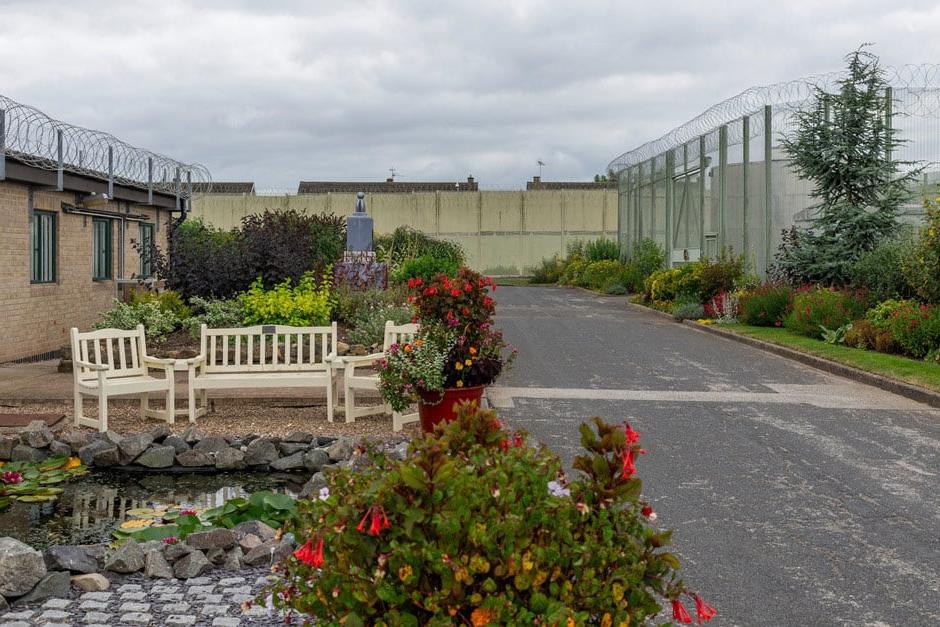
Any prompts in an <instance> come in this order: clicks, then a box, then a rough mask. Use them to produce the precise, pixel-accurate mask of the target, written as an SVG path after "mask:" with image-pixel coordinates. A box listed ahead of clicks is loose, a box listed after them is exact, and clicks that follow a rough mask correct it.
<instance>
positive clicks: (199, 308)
mask: <svg viewBox="0 0 940 627" xmlns="http://www.w3.org/2000/svg"><path fill="white" fill-rule="evenodd" d="M189 303H190V305H192V307H193V309H194V310H195V312H196V313H195V314H193V315H192V316H190V317H189V318H187V319H186V320H184V321H183V328H184V329H186V330H187V331H189V334H190V335H192V336H193V337H195V338H198V337H199V334H200V332H201V331H200V328H201V326H202V325H206V326H207V327H209V328H210V329H230V328H233V327H240V326H241V325H242V321H243V320H244V319H245V308H244V307H243V306H242V301H241V299H239V298H231V299H229V300H221V299H218V300H206V299H205V298H200V297H199V296H193V297H192V298H190V299H189Z"/></svg>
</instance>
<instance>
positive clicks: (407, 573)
mask: <svg viewBox="0 0 940 627" xmlns="http://www.w3.org/2000/svg"><path fill="white" fill-rule="evenodd" d="M411 572H412V571H411V566H409V565H408V564H405V565H404V566H402V567H401V568H399V569H398V578H399V579H401V580H402V581H406V580H408V578H409V577H411Z"/></svg>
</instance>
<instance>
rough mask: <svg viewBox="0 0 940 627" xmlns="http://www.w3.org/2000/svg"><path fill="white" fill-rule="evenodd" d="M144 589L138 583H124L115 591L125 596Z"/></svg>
mask: <svg viewBox="0 0 940 627" xmlns="http://www.w3.org/2000/svg"><path fill="white" fill-rule="evenodd" d="M143 589H144V587H143V586H142V585H140V584H139V583H126V584H124V585H122V586H121V587H120V588H118V589H117V591H118V592H120V593H121V594H126V593H128V592H140V591H142V590H143Z"/></svg>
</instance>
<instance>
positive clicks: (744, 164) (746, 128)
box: [741, 115, 751, 264]
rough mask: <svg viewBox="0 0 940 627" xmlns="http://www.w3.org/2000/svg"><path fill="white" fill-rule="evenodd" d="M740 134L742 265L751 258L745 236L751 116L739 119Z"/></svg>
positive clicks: (746, 236)
mask: <svg viewBox="0 0 940 627" xmlns="http://www.w3.org/2000/svg"><path fill="white" fill-rule="evenodd" d="M741 134H742V135H743V136H744V145H743V146H742V148H743V149H744V150H743V155H742V157H741V177H742V178H741V196H742V197H743V201H742V203H741V207H742V211H741V233H742V247H743V248H744V250H742V251H741V253H742V254H743V255H744V263H745V264H747V263H748V261H749V257H750V256H751V251H750V249H749V248H748V244H749V242H748V235H747V205H748V202H747V176H748V170H749V168H748V162H749V161H750V157H751V116H749V115H745V116H744V117H743V118H742V119H741Z"/></svg>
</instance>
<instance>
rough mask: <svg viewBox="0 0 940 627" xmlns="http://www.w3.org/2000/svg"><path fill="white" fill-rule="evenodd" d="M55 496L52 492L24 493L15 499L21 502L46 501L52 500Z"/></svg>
mask: <svg viewBox="0 0 940 627" xmlns="http://www.w3.org/2000/svg"><path fill="white" fill-rule="evenodd" d="M55 498H56V497H55V495H54V494H24V495H23V496H18V497H16V500H17V501H21V502H23V503H46V502H48V501H54V500H55Z"/></svg>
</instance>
